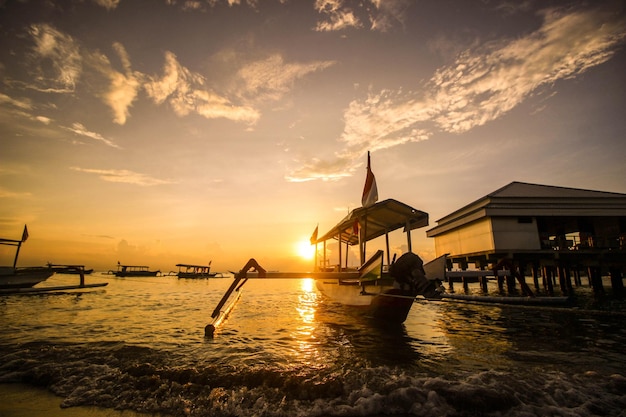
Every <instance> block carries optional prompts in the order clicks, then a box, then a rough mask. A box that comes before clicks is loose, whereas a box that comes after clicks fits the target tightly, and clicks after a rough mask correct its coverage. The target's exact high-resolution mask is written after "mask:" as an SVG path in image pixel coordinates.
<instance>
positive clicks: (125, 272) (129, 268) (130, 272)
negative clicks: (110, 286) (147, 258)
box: [108, 262, 161, 277]
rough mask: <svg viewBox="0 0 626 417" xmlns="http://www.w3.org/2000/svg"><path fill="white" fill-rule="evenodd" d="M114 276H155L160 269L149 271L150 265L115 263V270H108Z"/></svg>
mask: <svg viewBox="0 0 626 417" xmlns="http://www.w3.org/2000/svg"><path fill="white" fill-rule="evenodd" d="M108 273H109V274H113V275H115V276H116V277H156V276H157V275H159V274H160V273H161V271H151V270H150V267H148V266H145V265H122V264H120V263H119V262H118V263H117V271H109V272H108Z"/></svg>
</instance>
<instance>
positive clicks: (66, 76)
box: [30, 23, 82, 93]
mask: <svg viewBox="0 0 626 417" xmlns="http://www.w3.org/2000/svg"><path fill="white" fill-rule="evenodd" d="M30 35H31V36H32V38H33V40H34V42H35V47H34V48H33V53H32V55H31V59H32V60H33V61H34V62H33V64H32V68H31V69H32V70H33V71H35V73H36V77H35V80H34V81H35V83H34V84H33V85H32V86H31V88H33V89H36V90H38V91H42V92H55V93H71V92H73V91H74V89H75V88H76V82H77V80H78V78H79V77H80V74H81V72H82V59H81V56H80V50H79V47H78V44H77V43H76V42H75V41H74V39H73V38H72V37H71V36H69V35H66V34H64V33H61V32H59V31H58V30H56V29H54V28H53V27H52V26H50V25H47V24H45V23H44V24H35V25H32V26H31V27H30Z"/></svg>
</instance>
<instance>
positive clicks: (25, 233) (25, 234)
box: [22, 225, 28, 242]
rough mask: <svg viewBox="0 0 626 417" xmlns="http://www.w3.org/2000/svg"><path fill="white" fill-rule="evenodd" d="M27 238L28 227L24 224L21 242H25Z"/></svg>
mask: <svg viewBox="0 0 626 417" xmlns="http://www.w3.org/2000/svg"><path fill="white" fill-rule="evenodd" d="M26 239H28V228H27V227H26V225H24V231H23V232H22V242H26Z"/></svg>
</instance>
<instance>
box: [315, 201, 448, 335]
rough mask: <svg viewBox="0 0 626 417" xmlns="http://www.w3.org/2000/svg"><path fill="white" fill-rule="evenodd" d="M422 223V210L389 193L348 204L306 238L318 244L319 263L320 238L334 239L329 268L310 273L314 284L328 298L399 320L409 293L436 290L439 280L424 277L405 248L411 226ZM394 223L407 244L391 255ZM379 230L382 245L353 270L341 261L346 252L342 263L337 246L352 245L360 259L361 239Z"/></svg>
mask: <svg viewBox="0 0 626 417" xmlns="http://www.w3.org/2000/svg"><path fill="white" fill-rule="evenodd" d="M427 225H428V214H427V213H425V212H423V211H420V210H417V209H415V208H413V207H410V206H408V205H406V204H404V203H401V202H400V201H397V200H393V199H388V200H384V201H382V202H379V203H375V204H373V205H371V206H369V207H360V208H357V209H355V210H353V211H352V212H350V213H349V214H348V216H346V217H345V218H344V219H343V220H341V221H340V222H339V223H338V224H337V225H336V226H335V227H333V228H332V229H331V230H330V231H329V232H327V233H326V234H324V235H323V236H321V237H319V238H317V237H315V236H314V237H312V239H311V242H312V243H314V244H316V245H317V244H319V243H322V244H323V246H324V251H323V257H324V260H323V262H322V264H323V265H326V264H327V260H326V259H325V258H326V242H327V241H328V240H336V241H337V246H338V248H339V251H338V253H339V259H338V260H337V261H338V262H337V263H336V264H335V267H334V270H335V273H334V274H333V273H329V272H325V271H326V270H327V268H324V270H322V271H319V272H318V273H317V274H315V276H314V278H315V284H316V287H317V289H318V290H319V291H320V292H321V293H322V294H324V295H325V296H327V297H329V298H330V299H332V300H334V301H336V302H339V303H341V304H343V305H346V306H350V307H353V308H355V309H359V310H361V311H362V312H363V313H364V314H366V315H368V316H371V317H374V318H377V319H384V320H386V321H390V322H395V323H402V322H404V321H405V320H406V317H407V315H408V314H409V311H410V309H411V306H412V305H413V302H414V300H415V297H417V296H418V295H422V296H424V297H426V298H439V296H440V291H441V290H440V286H439V282H438V281H436V280H429V279H428V277H427V276H426V274H425V272H424V269H423V263H422V260H421V259H420V258H419V256H417V255H415V254H414V253H412V251H411V230H414V229H417V228H420V227H425V226H427ZM399 229H403V231H404V232H405V233H406V235H407V247H408V249H409V250H408V252H407V253H405V254H403V255H402V256H401V257H400V258H398V260H395V259H394V260H393V261H392V260H391V259H390V250H389V233H391V232H394V231H396V230H399ZM382 236H385V243H386V251H383V250H378V251H377V252H376V253H375V254H374V255H373V256H371V257H370V258H369V259H368V260H367V261H366V262H362V265H361V267H359V268H358V269H357V270H356V271H352V270H350V268H348V267H347V256H346V260H345V264H344V265H343V266H342V264H343V259H342V250H341V248H342V246H344V245H345V248H346V250H345V252H346V255H347V253H348V248H349V247H350V246H356V245H358V248H359V254H360V256H361V260H363V259H365V253H366V244H367V242H369V241H371V240H373V239H376V238H379V237H382ZM316 252H317V250H316ZM385 254H386V261H387V263H386V265H385V262H384V261H385ZM394 261H395V262H394Z"/></svg>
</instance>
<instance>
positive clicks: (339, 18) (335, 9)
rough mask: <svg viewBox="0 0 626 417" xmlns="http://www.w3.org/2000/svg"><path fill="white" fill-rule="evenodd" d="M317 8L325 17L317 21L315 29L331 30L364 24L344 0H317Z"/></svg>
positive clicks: (358, 26) (321, 30)
mask: <svg viewBox="0 0 626 417" xmlns="http://www.w3.org/2000/svg"><path fill="white" fill-rule="evenodd" d="M315 10H316V11H317V12H319V13H321V14H323V15H324V17H325V19H324V20H321V21H320V22H318V23H317V25H316V27H315V30H317V31H320V32H330V31H335V30H342V29H347V28H360V27H362V26H363V24H362V23H361V21H360V19H359V18H358V17H356V15H355V14H354V11H353V10H351V9H350V8H349V7H348V6H347V5H346V4H345V2H344V1H343V0H316V1H315Z"/></svg>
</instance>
